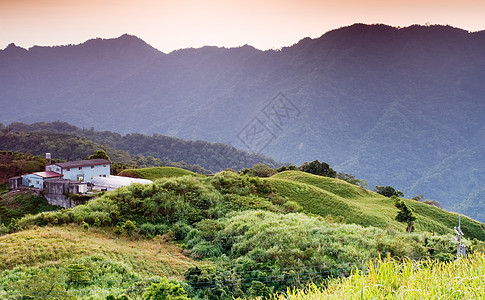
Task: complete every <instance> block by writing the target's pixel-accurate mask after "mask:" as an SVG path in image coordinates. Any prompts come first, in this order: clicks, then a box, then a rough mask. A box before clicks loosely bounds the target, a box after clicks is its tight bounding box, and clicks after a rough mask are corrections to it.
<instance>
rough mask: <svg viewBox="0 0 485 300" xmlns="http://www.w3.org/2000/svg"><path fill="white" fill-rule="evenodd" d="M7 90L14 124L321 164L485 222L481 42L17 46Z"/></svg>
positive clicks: (1, 62) (333, 39)
mask: <svg viewBox="0 0 485 300" xmlns="http://www.w3.org/2000/svg"><path fill="white" fill-rule="evenodd" d="M0 90H1V93H0V103H1V105H2V109H1V110H0V122H2V123H4V124H8V123H10V122H13V121H21V122H35V121H54V120H62V121H67V122H69V123H72V124H75V125H78V126H84V127H88V128H89V127H95V128H96V129H100V130H112V131H117V132H120V133H129V132H140V133H146V134H151V133H154V132H157V133H161V134H165V135H172V136H177V137H179V138H185V139H201V140H207V141H212V142H223V143H228V144H231V145H233V146H236V147H240V148H243V149H244V147H246V149H247V150H251V151H256V152H258V151H261V152H262V153H263V154H266V155H269V156H272V157H274V158H275V159H277V160H280V161H285V162H292V163H295V164H300V163H302V162H304V161H310V160H314V159H319V160H321V161H325V162H328V163H329V164H330V165H331V166H332V167H334V168H335V169H336V170H338V171H345V172H349V173H352V174H354V175H355V176H356V177H358V178H364V179H366V180H367V181H368V182H369V184H370V186H371V187H372V186H374V185H392V186H394V187H396V188H398V189H400V190H402V191H403V192H404V193H405V195H406V196H407V197H412V196H414V195H418V194H424V196H425V198H432V199H436V200H438V201H439V202H441V204H442V205H443V206H444V207H445V208H447V209H454V210H460V211H462V212H464V213H467V214H468V215H470V216H471V217H474V218H476V219H478V220H481V221H485V213H484V211H485V201H484V195H485V185H484V184H483V182H484V180H485V150H484V149H485V121H484V117H483V116H484V115H485V99H484V97H485V32H484V31H481V32H476V33H469V32H467V31H464V30H461V29H456V28H452V27H449V26H430V27H422V26H411V27H407V28H401V29H398V28H393V27H389V26H385V25H363V24H355V25H352V26H349V27H345V28H341V29H337V30H334V31H331V32H328V33H326V34H324V35H323V36H322V37H320V38H318V39H310V38H305V39H303V40H301V41H299V42H298V43H296V44H295V45H293V46H291V47H285V48H282V49H281V50H278V51H260V50H257V49H255V48H253V47H251V46H243V47H239V48H231V49H226V48H217V47H203V48H200V49H183V50H178V51H174V52H171V53H169V54H164V53H161V52H159V51H158V50H156V49H154V48H153V47H151V46H149V45H148V44H146V43H145V42H143V41H142V40H140V39H138V38H137V37H134V36H130V35H123V36H121V37H119V38H116V39H110V40H102V39H94V40H90V41H87V42H85V43H83V44H81V45H70V46H58V47H33V48H30V49H28V50H26V49H22V48H19V47H16V46H15V45H13V44H11V45H10V46H8V47H7V48H6V49H4V50H2V51H0ZM280 93H281V94H280ZM275 97H276V98H275ZM255 133H258V134H259V135H255Z"/></svg>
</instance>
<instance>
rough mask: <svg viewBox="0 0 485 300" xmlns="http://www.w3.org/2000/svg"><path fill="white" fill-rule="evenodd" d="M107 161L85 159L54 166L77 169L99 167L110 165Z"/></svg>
mask: <svg viewBox="0 0 485 300" xmlns="http://www.w3.org/2000/svg"><path fill="white" fill-rule="evenodd" d="M110 164H111V162H110V161H109V160H106V159H103V158H96V159H87V160H76V161H68V162H63V163H56V164H54V165H56V166H59V167H61V168H77V167H87V166H99V165H110Z"/></svg>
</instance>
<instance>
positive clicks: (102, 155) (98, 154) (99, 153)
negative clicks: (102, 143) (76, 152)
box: [88, 150, 111, 161]
mask: <svg viewBox="0 0 485 300" xmlns="http://www.w3.org/2000/svg"><path fill="white" fill-rule="evenodd" d="M97 158H102V159H106V160H108V161H111V159H110V158H109V156H108V154H106V151H104V150H96V151H94V154H92V155H90V156H89V157H88V159H97Z"/></svg>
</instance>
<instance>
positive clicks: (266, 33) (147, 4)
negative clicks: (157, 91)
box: [0, 0, 485, 52]
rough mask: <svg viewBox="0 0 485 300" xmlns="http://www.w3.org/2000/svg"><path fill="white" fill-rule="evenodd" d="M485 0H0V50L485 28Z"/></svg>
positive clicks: (262, 43)
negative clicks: (376, 28) (356, 27)
mask: <svg viewBox="0 0 485 300" xmlns="http://www.w3.org/2000/svg"><path fill="white" fill-rule="evenodd" d="M484 13H485V2H482V1H478V0H463V1H461V2H458V1H449V0H445V1H437V0H422V1H403V0H399V1H383V0H369V1H356V0H353V1H350V0H344V1H339V2H337V1H328V0H323V1H316V0H301V1H293V0H281V1H275V0H272V1H255V0H246V1H242V0H234V1H227V0H226V1H222V0H207V1H195V0H179V1H173V0H141V1H137V2H135V1H129V0H84V1H79V0H0V49H4V48H5V47H6V46H7V45H8V44H10V43H12V42H13V43H15V44H16V45H18V46H21V47H24V48H29V47H32V46H33V45H43V46H44V45H66V44H79V43H82V42H84V41H86V40H88V39H91V38H96V37H102V38H112V37H118V36H120V35H122V34H124V33H129V34H133V35H136V36H138V37H140V38H141V39H143V40H145V41H146V42H147V43H149V44H150V45H152V46H153V47H155V48H157V49H159V50H161V51H163V52H170V51H172V50H176V49H181V48H188V47H194V48H197V47H201V46H204V45H213V46H224V47H237V46H241V45H244V44H249V45H252V46H254V47H256V48H258V49H270V48H280V47H283V46H289V45H292V44H294V43H296V42H298V41H299V40H301V39H302V38H304V37H312V38H316V37H319V36H321V35H322V34H324V33H325V32H327V31H329V30H332V29H335V28H339V27H342V26H348V25H351V24H353V23H368V24H374V23H383V24H388V25H392V26H409V25H412V24H425V23H426V22H430V23H431V24H443V25H446V24H449V25H451V26H454V27H459V28H463V29H466V30H470V31H479V30H484V29H485V18H484V17H483V16H484V15H485V14H484Z"/></svg>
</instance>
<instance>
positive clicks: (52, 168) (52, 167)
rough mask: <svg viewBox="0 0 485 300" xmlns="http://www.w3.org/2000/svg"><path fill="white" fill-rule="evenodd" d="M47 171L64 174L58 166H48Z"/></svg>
mask: <svg viewBox="0 0 485 300" xmlns="http://www.w3.org/2000/svg"><path fill="white" fill-rule="evenodd" d="M45 170H46V171H52V172H56V173H58V174H62V170H61V167H59V166H56V165H47V166H45Z"/></svg>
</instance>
